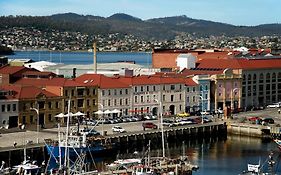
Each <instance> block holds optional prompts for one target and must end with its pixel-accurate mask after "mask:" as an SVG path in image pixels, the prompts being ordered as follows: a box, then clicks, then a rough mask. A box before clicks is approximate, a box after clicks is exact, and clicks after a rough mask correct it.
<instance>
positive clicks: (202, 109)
mask: <svg viewBox="0 0 281 175" xmlns="http://www.w3.org/2000/svg"><path fill="white" fill-rule="evenodd" d="M198 97H200V99H201V108H202V112H201V119H202V121H201V123H202V124H203V123H204V119H203V106H204V104H203V97H202V96H201V95H198Z"/></svg>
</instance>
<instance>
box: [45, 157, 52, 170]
mask: <svg viewBox="0 0 281 175" xmlns="http://www.w3.org/2000/svg"><path fill="white" fill-rule="evenodd" d="M51 158H52V157H51V156H50V157H49V160H48V162H47V166H46V167H45V171H44V174H47V172H48V166H49V164H50V161H51Z"/></svg>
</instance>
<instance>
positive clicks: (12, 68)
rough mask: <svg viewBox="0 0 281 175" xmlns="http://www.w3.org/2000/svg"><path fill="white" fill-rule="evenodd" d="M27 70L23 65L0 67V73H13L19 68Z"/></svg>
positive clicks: (19, 69)
mask: <svg viewBox="0 0 281 175" xmlns="http://www.w3.org/2000/svg"><path fill="white" fill-rule="evenodd" d="M24 69H26V70H28V68H26V67H24V66H9V65H6V66H2V67H0V73H1V74H15V73H17V72H19V71H21V70H24Z"/></svg>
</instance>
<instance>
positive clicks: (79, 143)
mask: <svg viewBox="0 0 281 175" xmlns="http://www.w3.org/2000/svg"><path fill="white" fill-rule="evenodd" d="M71 116H73V115H71V113H70V100H69V101H68V114H67V115H66V117H67V125H66V131H65V136H64V139H61V133H60V125H59V124H58V141H50V140H46V142H45V143H46V144H45V147H46V149H47V152H48V154H49V156H50V158H49V161H48V166H47V171H48V170H49V171H52V172H53V174H60V173H61V172H65V171H67V174H77V173H78V172H79V173H78V174H83V173H85V172H87V173H88V170H86V168H85V167H86V166H85V159H86V156H87V155H89V156H90V157H91V161H92V162H93V161H94V159H93V154H94V153H97V152H99V153H100V152H105V151H109V150H111V149H112V144H111V143H108V142H106V140H105V138H104V137H102V136H90V137H88V133H89V131H88V130H87V131H86V130H80V129H79V124H78V126H77V128H76V130H72V132H70V126H69V121H70V117H71ZM51 165H53V166H51ZM70 172H71V173H70ZM95 172H96V171H93V172H92V173H95Z"/></svg>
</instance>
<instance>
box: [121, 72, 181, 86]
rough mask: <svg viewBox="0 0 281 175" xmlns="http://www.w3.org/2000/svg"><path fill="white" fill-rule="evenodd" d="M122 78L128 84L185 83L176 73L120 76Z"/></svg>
mask: <svg viewBox="0 0 281 175" xmlns="http://www.w3.org/2000/svg"><path fill="white" fill-rule="evenodd" d="M120 80H121V81H123V82H124V83H126V84H128V85H133V86H135V85H153V84H180V83H184V80H183V78H182V77H179V76H178V77H177V76H176V75H175V74H173V75H171V76H169V75H167V76H164V75H161V74H157V75H141V76H134V77H120Z"/></svg>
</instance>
